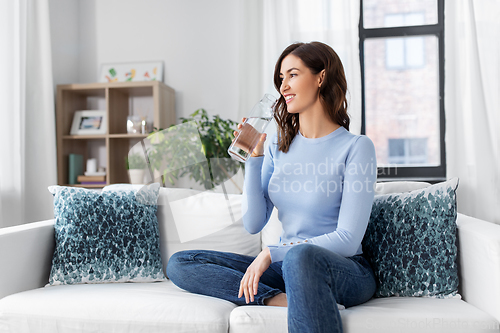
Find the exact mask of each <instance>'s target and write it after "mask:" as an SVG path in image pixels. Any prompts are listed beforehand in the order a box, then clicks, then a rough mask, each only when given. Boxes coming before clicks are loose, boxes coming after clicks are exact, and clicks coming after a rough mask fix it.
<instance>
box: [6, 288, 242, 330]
mask: <svg viewBox="0 0 500 333" xmlns="http://www.w3.org/2000/svg"><path fill="white" fill-rule="evenodd" d="M235 307H236V306H235V305H234V304H233V303H230V302H227V301H224V300H220V299H216V298H212V297H206V296H201V295H195V294H190V293H188V292H185V291H183V290H181V289H179V288H178V287H176V286H175V285H174V284H173V283H172V282H170V281H165V282H155V283H109V284H81V285H61V286H51V287H45V288H40V289H35V290H30V291H26V292H22V293H18V294H14V295H11V296H8V297H6V298H4V299H2V300H0V332H2V333H3V332H16V333H23V332H31V333H42V332H44V333H45V332H47V333H49V332H50V333H53V332H58V333H66V332H72V333H74V332H93V333H94V332H148V333H155V332H162V333H163V332H228V330H229V316H230V313H231V311H232V310H233V309H234V308H235Z"/></svg>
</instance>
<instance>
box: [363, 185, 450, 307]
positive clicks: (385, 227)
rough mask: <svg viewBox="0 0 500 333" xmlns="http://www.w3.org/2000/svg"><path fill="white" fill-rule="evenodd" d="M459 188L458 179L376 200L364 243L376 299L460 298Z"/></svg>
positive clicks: (384, 196)
mask: <svg viewBox="0 0 500 333" xmlns="http://www.w3.org/2000/svg"><path fill="white" fill-rule="evenodd" d="M457 187H458V178H454V179H451V180H449V181H447V182H444V183H439V184H435V185H432V186H429V187H427V188H425V189H422V190H416V191H411V192H407V193H396V194H386V195H379V196H375V199H374V202H373V207H372V212H371V216H370V222H369V223H368V227H367V230H366V233H365V236H364V239H363V253H364V256H365V257H366V258H367V259H368V261H369V262H370V264H371V265H372V268H373V270H374V273H375V277H376V280H377V290H376V292H375V297H386V296H434V297H439V298H444V297H450V296H454V295H456V293H457V289H458V269H457V262H456V261H457V246H456V233H457V228H456V218H457V207H456V193H455V192H456V189H457Z"/></svg>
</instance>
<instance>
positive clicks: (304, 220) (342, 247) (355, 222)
mask: <svg viewBox="0 0 500 333" xmlns="http://www.w3.org/2000/svg"><path fill="white" fill-rule="evenodd" d="M269 139H270V142H269V144H268V145H267V148H266V150H265V155H264V156H263V157H251V158H250V159H248V160H247V162H246V163H245V181H244V189H243V203H242V204H243V207H242V208H243V223H244V225H245V229H246V230H247V231H248V232H250V233H252V234H254V233H257V232H260V231H261V230H262V228H264V226H265V225H266V223H267V222H268V220H269V217H270V216H271V213H272V210H273V207H274V206H276V208H277V209H278V218H279V220H280V221H281V223H282V226H283V233H282V234H281V238H280V242H279V243H278V244H275V245H270V246H269V249H270V252H271V260H272V262H276V261H282V260H283V259H284V257H285V254H286V253H287V252H288V250H289V249H290V248H291V247H293V246H300V245H301V244H304V243H308V244H315V245H319V246H321V247H324V248H326V249H328V250H330V251H333V252H335V253H337V254H339V255H342V256H344V257H350V256H353V255H356V254H361V253H362V249H361V241H362V239H363V236H364V234H365V231H366V227H367V224H368V220H369V217H370V212H371V207H372V203H373V198H374V193H375V192H374V186H375V182H376V177H377V162H376V156H375V148H374V146H373V143H372V141H371V140H370V139H369V138H368V137H366V136H364V135H354V134H352V133H350V132H349V131H347V130H346V129H345V128H344V127H340V128H338V129H336V130H335V131H333V132H331V133H330V134H328V135H326V136H323V137H321V138H315V139H309V138H306V137H304V136H302V135H301V133H300V132H299V133H298V134H297V135H296V136H295V138H294V139H293V141H292V143H291V145H290V149H289V151H288V152H287V153H283V152H281V151H279V150H278V146H277V135H276V134H274V135H272V136H270V138H269Z"/></svg>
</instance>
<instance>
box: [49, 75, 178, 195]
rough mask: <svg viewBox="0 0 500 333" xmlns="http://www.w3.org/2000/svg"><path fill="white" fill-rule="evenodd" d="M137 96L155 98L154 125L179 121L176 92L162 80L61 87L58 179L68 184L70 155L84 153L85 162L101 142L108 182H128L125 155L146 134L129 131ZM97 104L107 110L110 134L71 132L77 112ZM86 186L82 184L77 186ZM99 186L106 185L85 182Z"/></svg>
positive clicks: (57, 104) (58, 104)
mask: <svg viewBox="0 0 500 333" xmlns="http://www.w3.org/2000/svg"><path fill="white" fill-rule="evenodd" d="M134 97H140V98H142V97H146V98H149V97H151V99H152V104H151V105H152V110H151V111H152V114H148V117H149V118H151V119H152V121H153V127H156V128H167V127H169V126H170V125H172V124H175V122H176V115H175V91H174V90H173V89H172V88H170V87H169V86H167V85H165V84H163V83H161V82H158V81H147V82H117V83H91V84H65V85H58V86H57V101H56V128H57V182H58V184H59V185H67V184H68V156H69V154H81V155H83V160H84V164H85V161H86V160H87V159H88V158H91V157H94V156H89V145H90V144H91V143H97V144H98V145H103V146H104V147H105V149H106V165H107V169H106V184H107V185H109V184H116V183H128V182H129V179H128V174H127V170H126V167H125V158H126V156H127V154H128V151H129V149H130V146H131V144H132V143H134V142H139V141H140V140H142V139H144V138H145V137H147V135H146V134H128V133H127V116H129V114H131V111H132V110H130V109H131V108H130V100H131V98H134ZM95 104H99V105H102V106H103V107H100V109H106V112H107V120H108V121H107V126H108V128H107V131H106V134H99V135H70V130H71V124H72V122H73V116H74V114H75V112H76V111H79V110H90V109H95V106H93V105H95ZM75 186H82V185H75ZM85 187H89V188H99V187H103V185H85Z"/></svg>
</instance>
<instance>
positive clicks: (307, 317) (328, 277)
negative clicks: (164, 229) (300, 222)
mask: <svg viewBox="0 0 500 333" xmlns="http://www.w3.org/2000/svg"><path fill="white" fill-rule="evenodd" d="M254 259H255V257H251V256H244V255H239V254H234V253H227V252H217V251H205V250H199V251H198V250H191V251H181V252H177V253H175V254H174V255H173V256H172V257H171V258H170V260H169V262H168V265H167V275H168V277H169V278H170V279H171V280H172V282H173V283H174V284H176V285H177V286H178V287H180V288H182V289H184V290H187V291H190V292H193V293H197V294H202V295H207V296H213V297H218V298H222V299H225V300H228V301H230V302H233V303H235V304H237V305H247V304H246V302H245V297H244V296H243V297H241V298H238V291H239V287H240V281H241V279H242V278H243V275H244V274H245V271H246V269H247V267H248V266H249V265H250V264H251V263H252V261H253V260H254ZM282 292H286V295H287V301H288V331H289V332H330V333H332V332H342V320H341V318H340V313H339V310H338V308H337V303H339V304H342V305H344V306H345V307H350V306H354V305H358V304H361V303H364V302H366V301H367V300H369V299H370V298H371V297H372V296H373V294H374V292H375V277H374V275H373V271H372V269H371V267H370V265H369V263H368V262H367V261H366V259H365V258H363V257H362V256H360V255H358V256H353V257H350V258H344V257H342V256H340V255H338V254H336V253H333V252H331V251H329V250H326V249H324V248H322V247H319V246H316V245H311V244H303V245H298V246H295V247H293V248H291V249H290V250H289V251H288V253H287V254H286V256H285V259H284V260H283V261H282V262H281V261H280V262H275V263H272V264H271V266H269V268H268V269H267V271H266V272H264V274H263V275H262V277H261V278H260V281H259V287H258V291H257V295H255V297H254V301H253V302H251V303H249V304H248V305H264V300H265V299H267V298H270V297H273V296H275V295H277V294H279V293H282Z"/></svg>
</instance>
